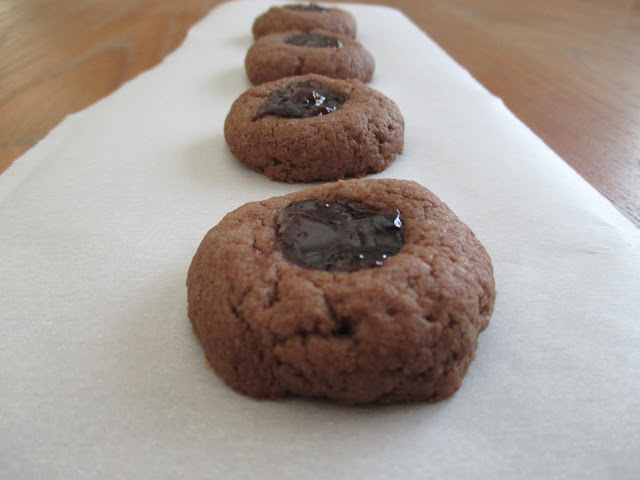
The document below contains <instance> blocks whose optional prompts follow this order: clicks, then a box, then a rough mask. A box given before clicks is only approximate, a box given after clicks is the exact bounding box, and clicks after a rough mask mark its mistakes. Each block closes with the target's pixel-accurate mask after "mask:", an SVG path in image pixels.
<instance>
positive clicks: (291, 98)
mask: <svg viewBox="0 0 640 480" xmlns="http://www.w3.org/2000/svg"><path fill="white" fill-rule="evenodd" d="M346 101H347V98H346V97H344V96H342V95H340V94H339V93H336V92H334V91H333V90H331V89H330V88H329V87H327V86H326V85H323V84H322V83H320V82H315V81H313V80H308V81H305V82H298V83H293V84H290V85H287V86H285V87H283V88H281V89H279V90H274V91H272V92H271V93H270V94H269V98H268V99H267V101H266V102H265V103H264V104H262V106H261V107H260V108H259V109H258V110H257V111H256V113H255V114H254V115H253V120H259V119H261V118H263V117H266V116H268V115H275V116H278V117H287V118H307V117H317V116H320V115H327V114H329V113H331V112H335V111H336V110H337V109H339V108H340V107H341V106H342V104H343V103H344V102H346Z"/></svg>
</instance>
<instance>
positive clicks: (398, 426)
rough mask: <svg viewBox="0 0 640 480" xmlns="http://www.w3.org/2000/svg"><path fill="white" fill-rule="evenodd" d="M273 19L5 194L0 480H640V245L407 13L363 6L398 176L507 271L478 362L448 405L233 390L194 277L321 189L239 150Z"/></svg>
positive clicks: (134, 92) (222, 20)
mask: <svg viewBox="0 0 640 480" xmlns="http://www.w3.org/2000/svg"><path fill="white" fill-rule="evenodd" d="M268 5H269V4H268V3H265V2H262V1H252V0H246V1H245V0H242V1H237V2H232V3H227V4H223V5H222V6H220V7H218V8H216V9H215V10H214V11H213V12H212V13H211V14H210V15H209V16H208V17H206V18H205V19H204V20H203V21H201V22H200V23H199V24H197V25H196V26H195V27H194V28H193V29H192V30H191V31H190V33H189V35H188V37H187V39H186V41H185V42H184V44H183V45H182V46H181V47H180V48H179V49H178V50H177V51H176V52H175V53H173V54H172V55H170V56H169V57H168V58H167V59H166V60H165V61H164V62H163V63H162V64H160V65H159V66H157V67H156V68H154V69H153V70H151V71H149V72H146V73H144V74H142V75H140V76H139V77H137V78H136V79H134V80H133V81H131V82H129V83H127V84H126V85H124V86H123V87H122V88H120V89H119V90H117V91H116V92H115V93H113V94H112V95H110V96H108V97H107V98H105V99H103V100H102V101H100V102H98V103H96V104H95V105H93V106H91V107H90V108H88V109H86V110H84V111H81V112H79V113H77V114H74V115H71V116H69V117H68V118H67V119H65V120H64V121H63V122H62V123H61V124H60V125H59V126H58V127H56V128H55V129H54V130H53V131H52V132H51V133H50V134H49V135H48V136H47V137H46V138H45V139H44V140H42V141H41V142H40V143H39V144H38V145H37V146H36V147H34V148H33V149H32V150H30V151H29V152H27V153H26V154H25V155H24V156H23V157H21V158H20V159H18V160H17V161H16V162H15V164H14V165H13V166H12V167H11V168H10V169H9V170H8V171H7V172H5V173H4V174H2V175H1V176H0V478H3V479H16V478H17V479H23V478H24V479H31V478H33V479H37V478H49V479H53V478H60V479H75V478H78V479H80V478H109V479H116V478H123V479H131V478H137V479H147V478H148V479H154V480H157V479H162V478H189V479H200V478H202V479H211V478H233V479H252V480H253V479H263V478H266V479H269V478H278V479H282V478H284V479H298V478H304V479H328V478H331V479H353V478H370V479H426V478H458V479H460V478H509V479H519V478H522V479H525V478H526V479H530V478H617V479H623V478H629V479H630V478H637V477H635V475H637V472H638V470H639V469H640V379H639V377H640V373H639V372H640V322H639V320H640V233H639V231H638V230H637V229H636V228H635V227H634V226H633V225H632V224H631V223H630V222H628V221H627V220H626V219H625V218H623V217H622V215H620V214H619V213H618V212H617V211H616V210H615V209H614V208H613V207H612V206H611V204H610V203H609V202H608V201H606V200H605V199H604V198H603V197H602V196H601V195H599V194H598V193H597V192H596V191H595V190H594V189H593V188H592V187H590V186H589V185H588V184H587V183H586V182H585V181H584V180H582V179H581V178H580V177H579V176H578V175H577V174H576V173H575V172H574V171H573V170H571V168H570V167H568V166H567V165H566V164H565V163H564V162H563V161H562V160H561V159H560V158H558V157H557V156H556V155H555V154H554V153H553V152H552V151H551V150H550V149H549V148H548V147H547V146H546V145H545V144H544V143H543V142H542V141H541V140H540V139H538V138H537V137H536V136H535V135H534V134H533V133H532V132H531V131H529V130H528V129H527V128H526V127H525V126H524V125H523V124H522V123H521V122H520V121H518V120H517V119H516V118H515V117H514V116H513V115H512V114H511V113H510V112H509V111H508V110H507V109H506V108H505V107H504V105H503V104H502V102H501V101H500V100H499V99H497V98H495V97H493V96H492V95H490V94H489V93H488V92H487V91H486V90H484V89H483V88H482V87H481V86H480V85H479V84H478V83H477V82H476V81H475V80H474V79H473V78H472V77H471V76H470V75H469V74H468V73H467V72H466V71H465V70H464V69H462V68H461V67H460V66H458V65H457V64H456V63H455V62H453V61H452V60H451V59H450V58H449V57H448V56H447V55H446V54H445V53H444V52H443V51H442V50H441V49H440V48H439V47H438V46H436V45H435V44H434V43H433V42H432V41H431V40H430V39H429V38H428V37H427V36H426V35H425V34H424V33H422V32H421V31H420V30H419V29H418V28H417V27H416V26H414V25H413V24H412V23H411V22H410V21H409V20H408V19H407V18H405V17H404V16H403V15H402V14H401V13H399V12H398V11H395V10H392V9H389V8H384V7H371V6H362V5H358V6H355V5H345V6H344V7H343V8H345V9H347V10H349V11H350V12H351V13H353V15H354V16H355V17H356V19H357V22H358V27H359V32H358V40H359V41H360V42H361V43H362V44H363V45H364V46H365V47H366V48H367V49H369V50H370V51H371V53H372V54H373V55H374V57H375V59H376V64H377V69H376V73H375V76H374V80H373V82H372V83H371V86H373V87H374V88H376V89H378V90H380V91H382V92H383V93H384V94H386V95H387V96H389V97H390V98H392V99H393V100H394V101H395V102H396V103H397V104H398V106H399V107H400V109H401V111H402V113H403V115H404V118H405V121H406V136H405V151H404V154H403V155H402V156H401V157H399V158H398V160H397V161H396V162H395V163H394V164H392V165H391V166H390V167H389V168H388V170H386V171H385V172H384V173H382V174H380V175H378V177H389V178H404V179H411V180H415V181H418V182H419V183H421V184H423V185H425V186H426V187H428V188H429V189H431V190H432V191H433V192H434V193H436V194H437V195H438V196H439V197H440V198H441V199H442V200H443V201H445V202H446V203H447V204H448V205H449V206H450V207H451V208H452V209H453V210H454V211H455V212H456V213H457V214H458V216H459V217H460V218H461V219H462V220H463V221H465V222H466V223H467V224H468V225H469V226H470V227H471V228H472V229H473V230H474V231H475V233H476V235H477V236H478V237H479V239H480V240H481V241H482V242H483V243H484V245H485V247H486V248H487V250H488V251H489V253H490V255H491V256H492V259H493V262H494V267H495V276H496V281H497V289H498V299H497V303H496V309H495V313H494V315H493V318H492V321H491V325H490V326H489V328H488V330H486V331H485V332H484V333H483V334H482V335H481V337H480V339H481V343H480V346H479V349H478V352H477V359H476V361H475V362H474V363H473V364H472V365H471V368H470V371H469V373H468V375H467V377H466V379H465V381H464V383H463V385H462V388H461V389H460V390H459V391H458V393H457V394H456V395H455V396H453V397H452V398H451V399H449V400H446V401H443V402H440V403H436V404H412V405H396V406H386V407H359V408H354V407H348V406H341V405H336V404H333V403H329V402H322V401H309V400H300V399H288V400H285V401H278V402H272V401H255V400H251V399H248V398H246V397H244V396H241V395H238V394H236V393H234V392H233V391H231V390H230V389H229V388H227V387H226V386H225V385H224V384H223V383H222V382H221V381H220V380H219V379H218V378H217V377H216V376H215V375H214V373H213V372H212V370H211V369H210V368H209V367H208V366H207V364H206V362H205V359H204V356H203V353H202V349H201V347H200V346H199V344H198V341H197V340H196V338H195V337H194V335H193V334H192V331H191V327H190V325H189V322H188V319H187V314H186V287H185V279H186V274H187V269H188V267H189V264H190V261H191V258H192V256H193V254H194V253H195V250H196V248H197V246H198V244H199V242H200V240H201V239H202V237H203V236H204V234H205V233H206V231H207V230H208V229H209V228H210V227H212V226H213V225H215V224H216V223H217V222H218V221H219V220H220V219H221V218H222V217H223V216H224V214H225V213H226V212H228V211H230V210H233V209H235V208H237V207H239V206H240V205H242V204H244V203H246V202H248V201H252V200H260V199H264V198H268V197H271V196H274V195H280V194H284V193H287V192H291V191H294V190H298V189H301V188H304V187H305V186H306V185H290V184H285V183H278V182H272V181H269V180H267V179H266V178H265V177H264V176H263V175H261V174H259V173H257V172H253V171H251V170H248V169H247V168H245V167H243V166H242V165H240V164H239V163H238V162H236V161H235V160H234V159H233V157H232V156H231V155H230V153H229V152H228V150H227V147H226V145H225V142H224V138H223V123H224V118H225V116H226V113H227V111H228V109H229V107H230V106H231V103H232V102H233V100H234V99H235V98H236V97H237V96H238V95H239V94H240V93H242V92H243V91H244V90H245V89H246V88H248V87H249V86H250V85H249V82H248V80H247V79H246V76H245V73H244V68H243V62H244V55H245V53H246V51H247V49H248V48H249V46H250V45H251V42H252V38H251V34H250V29H251V24H252V22H253V19H254V18H255V17H256V16H257V15H259V14H260V13H262V12H263V11H264V10H265V9H266V8H267V6H268ZM469 48H473V46H472V45H470V46H469Z"/></svg>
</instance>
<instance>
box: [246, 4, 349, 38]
mask: <svg viewBox="0 0 640 480" xmlns="http://www.w3.org/2000/svg"><path fill="white" fill-rule="evenodd" d="M314 28H322V29H323V30H328V31H330V32H335V33H338V34H340V35H344V36H347V37H351V38H355V36H356V21H355V19H354V18H353V16H352V15H351V14H350V13H349V12H346V11H344V10H341V9H339V8H325V7H321V6H319V5H316V4H313V3H309V4H291V5H283V6H281V7H271V8H270V9H269V10H268V11H267V12H265V13H263V14H262V15H260V16H259V17H258V18H256V20H255V22H254V23H253V28H252V32H253V38H255V39H258V38H260V37H262V36H263V35H267V34H269V33H277V32H286V31H287V30H303V31H309V30H313V29H314Z"/></svg>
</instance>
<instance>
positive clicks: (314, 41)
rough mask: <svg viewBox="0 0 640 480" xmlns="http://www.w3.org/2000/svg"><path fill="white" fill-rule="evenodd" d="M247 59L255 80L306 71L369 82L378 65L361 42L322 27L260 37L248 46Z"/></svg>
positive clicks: (248, 70) (250, 76)
mask: <svg viewBox="0 0 640 480" xmlns="http://www.w3.org/2000/svg"><path fill="white" fill-rule="evenodd" d="M244 63H245V69H246V71H247V76H248V77H249V80H251V82H252V83H253V84H260V83H264V82H270V81H272V80H277V79H279V78H283V77H291V76H294V75H304V74H307V73H318V74H321V75H326V76H328V77H332V78H345V79H346V78H357V79H358V80H361V81H363V82H370V81H371V78H372V77H373V71H374V69H375V60H374V58H373V55H371V54H370V53H369V52H368V51H367V50H366V49H365V48H364V47H363V46H362V45H360V43H358V42H356V41H355V40H353V39H352V38H349V37H346V36H344V35H338V34H336V33H332V32H329V31H327V30H321V29H315V30H311V31H309V32H306V31H301V30H291V31H289V32H284V33H272V34H269V35H265V36H263V37H260V38H259V39H258V40H256V42H255V43H254V44H253V45H252V46H251V48H249V51H248V52H247V56H246V58H245V62H244Z"/></svg>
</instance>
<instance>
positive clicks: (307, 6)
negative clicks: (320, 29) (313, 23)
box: [284, 3, 329, 13]
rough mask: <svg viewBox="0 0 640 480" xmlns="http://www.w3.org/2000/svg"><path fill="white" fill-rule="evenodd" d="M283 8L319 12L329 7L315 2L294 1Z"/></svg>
mask: <svg viewBox="0 0 640 480" xmlns="http://www.w3.org/2000/svg"><path fill="white" fill-rule="evenodd" d="M284 8H288V9H289V10H302V11H304V12H319V13H326V12H327V11H328V10H329V9H328V8H324V7H321V6H320V5H316V4H315V3H294V4H292V5H285V6H284Z"/></svg>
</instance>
